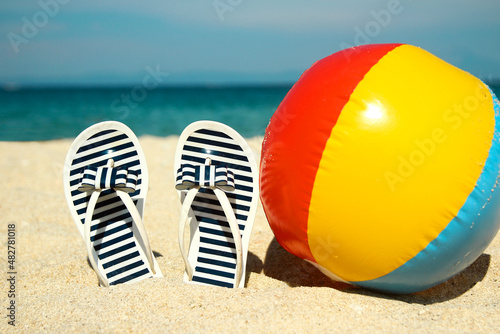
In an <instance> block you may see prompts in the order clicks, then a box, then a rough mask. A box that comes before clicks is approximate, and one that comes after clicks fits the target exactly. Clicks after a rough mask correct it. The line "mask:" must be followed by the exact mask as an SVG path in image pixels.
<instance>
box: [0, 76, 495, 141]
mask: <svg viewBox="0 0 500 334" xmlns="http://www.w3.org/2000/svg"><path fill="white" fill-rule="evenodd" d="M291 86H292V85H291V84H290V85H282V86H255V87H212V88H210V87H172V88H157V89H152V90H146V89H145V88H141V87H139V86H137V87H135V88H134V87H131V88H66V89H23V90H17V91H2V90H0V141H32V140H52V139H60V138H74V137H76V136H77V135H78V134H79V133H80V132H81V131H82V130H83V129H85V128H87V127H88V126H90V125H92V124H94V123H97V122H101V121H105V120H117V121H120V122H123V123H125V124H127V125H128V126H129V127H130V128H131V129H132V130H133V131H134V132H135V133H136V134H137V135H138V136H140V135H146V134H148V135H154V136H169V135H179V134H180V133H181V132H182V130H183V129H184V128H185V127H186V126H187V125H188V124H190V123H192V122H194V121H198V120H204V119H205V120H214V121H219V122H222V123H225V124H227V125H229V126H231V127H232V128H234V129H235V130H237V131H238V132H239V133H240V134H241V135H243V136H244V137H252V136H258V135H263V134H264V131H265V129H266V127H267V124H268V123H269V119H270V118H271V116H272V114H273V113H274V111H275V110H276V108H277V107H278V105H279V103H280V102H281V100H282V99H283V98H284V97H285V95H286V93H287V92H288V90H289V89H290V88H291ZM490 87H491V88H492V89H493V91H494V92H495V93H496V94H497V96H500V84H490Z"/></svg>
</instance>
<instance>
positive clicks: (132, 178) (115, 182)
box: [78, 166, 139, 193]
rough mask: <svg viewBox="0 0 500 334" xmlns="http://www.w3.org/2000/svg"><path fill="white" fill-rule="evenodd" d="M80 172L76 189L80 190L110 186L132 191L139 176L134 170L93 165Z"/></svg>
mask: <svg viewBox="0 0 500 334" xmlns="http://www.w3.org/2000/svg"><path fill="white" fill-rule="evenodd" d="M82 174H83V175H82V178H81V179H80V184H79V186H78V190H79V191H81V192H89V191H94V190H104V189H111V188H112V189H115V190H120V191H124V192H126V193H133V192H135V190H136V186H137V179H138V176H139V173H138V172H137V171H135V170H128V169H117V168H114V167H94V166H88V167H86V168H85V169H84V170H83V173H82Z"/></svg>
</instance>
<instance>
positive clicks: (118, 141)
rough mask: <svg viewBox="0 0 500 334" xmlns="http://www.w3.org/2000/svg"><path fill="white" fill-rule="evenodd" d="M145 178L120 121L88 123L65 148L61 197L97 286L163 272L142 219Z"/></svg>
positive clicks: (136, 147)
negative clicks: (69, 145) (64, 198)
mask: <svg viewBox="0 0 500 334" xmlns="http://www.w3.org/2000/svg"><path fill="white" fill-rule="evenodd" d="M148 180H149V176H148V167H147V164H146V158H145V156H144V153H143V151H142V148H141V146H140V144H139V141H138V139H137V137H136V136H135V135H134V133H133V132H132V130H130V129H129V128H128V127H127V126H126V125H124V124H122V123H119V122H113V121H108V122H102V123H98V124H95V125H93V126H91V127H89V128H87V129H86V130H84V131H83V132H82V133H81V134H80V135H79V136H78V137H77V138H76V139H75V140H74V141H73V144H72V145H71V147H70V149H69V151H68V154H67V156H66V161H65V163H64V170H63V182H64V192H65V195H66V201H67V202H68V206H69V209H70V212H71V215H72V217H73V219H74V221H75V223H76V227H77V228H78V231H79V232H80V234H81V235H82V237H83V239H84V241H85V245H86V248H87V254H88V258H89V261H90V263H91V265H92V268H93V269H94V270H95V272H96V274H97V278H98V280H99V284H100V285H101V286H110V285H115V284H121V283H134V282H138V281H141V280H143V279H146V278H150V277H163V276H162V273H161V270H160V268H159V267H158V263H157V262H156V259H155V257H154V256H153V252H152V251H151V246H150V245H149V240H148V236H147V234H146V230H145V228H144V224H143V221H142V216H143V212H144V204H145V200H146V195H147V191H148Z"/></svg>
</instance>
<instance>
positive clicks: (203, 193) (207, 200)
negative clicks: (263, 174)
mask: <svg viewBox="0 0 500 334" xmlns="http://www.w3.org/2000/svg"><path fill="white" fill-rule="evenodd" d="M174 176H175V179H176V189H177V190H178V193H179V197H180V199H181V202H182V209H181V216H180V219H179V246H180V249H181V255H182V258H183V260H184V264H185V274H184V281H185V282H192V283H197V284H205V285H215V286H223V287H229V288H239V287H244V285H245V274H246V261H247V254H248V245H249V242H250V234H251V232H252V226H253V222H254V220H255V213H256V210H257V203H258V198H259V196H258V174H257V165H256V162H255V158H254V156H253V153H252V151H251V149H250V147H249V146H248V144H247V143H246V141H245V140H244V139H243V137H241V136H240V135H239V134H238V133H237V132H236V131H235V130H233V129H232V128H230V127H229V126H227V125H224V124H221V123H217V122H212V121H199V122H195V123H192V124H190V125H189V126H188V127H187V128H186V129H185V130H184V131H183V132H182V134H181V136H180V138H179V142H178V144H177V149H176V153H175V161H174ZM188 220H190V223H189V226H190V244H189V251H188V252H186V247H185V245H184V231H185V226H186V222H187V221H188Z"/></svg>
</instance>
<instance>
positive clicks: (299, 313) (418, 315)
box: [0, 136, 500, 333]
mask: <svg viewBox="0 0 500 334" xmlns="http://www.w3.org/2000/svg"><path fill="white" fill-rule="evenodd" d="M261 141H262V138H252V139H249V144H250V146H251V147H252V149H253V150H254V152H255V155H256V159H259V154H260V145H261ZM140 142H141V144H142V146H143V148H144V151H145V154H146V158H147V160H148V166H149V170H150V178H151V182H150V189H149V194H148V198H147V201H146V210H145V216H144V222H145V225H146V229H147V232H148V235H149V239H150V242H151V247H152V249H153V251H154V253H155V254H156V256H157V260H158V263H159V266H160V267H161V269H162V271H163V274H164V276H165V277H164V278H162V279H148V280H144V281H142V282H140V283H137V284H132V285H119V286H114V287H111V288H101V287H99V286H98V284H97V279H96V276H95V274H94V272H93V270H92V268H91V267H90V266H89V264H88V262H87V254H86V250H85V246H84V243H83V240H82V239H81V237H80V235H79V234H78V231H77V229H76V227H75V226H74V222H73V220H72V218H71V216H70V213H69V210H68V208H67V205H66V200H65V197H64V192H63V184H62V164H63V162H64V158H65V156H66V152H67V150H68V148H69V146H70V144H71V140H58V141H50V142H26V143H17V142H12V143H6V142H0V153H1V159H0V175H2V176H1V178H0V187H1V189H2V190H1V192H0V212H1V221H2V223H1V239H0V240H1V245H2V250H1V251H0V259H1V261H2V268H4V269H3V272H4V276H3V277H6V278H5V279H2V280H1V284H0V295H1V296H2V297H1V298H0V300H1V301H2V304H1V311H0V332H1V333H6V332H10V331H13V330H15V331H16V332H19V333H45V332H48V333H58V332H62V333H72V332H84V333H98V332H105V333H136V332H148V333H165V332H174V333H176V332H204V333H206V332H231V333H233V332H252V333H253V332H257V333H260V332H278V331H279V332H289V333H301V332H306V331H308V332H318V333H321V332H355V333H373V332H383V333H405V332H417V333H418V332H425V333H428V332H447V333H448V332H451V333H494V332H498V330H499V329H498V328H499V326H500V234H499V235H497V236H496V238H495V239H494V241H493V242H492V244H491V245H490V246H489V247H488V248H487V249H486V250H485V251H484V253H483V255H481V256H480V257H479V258H478V259H477V260H476V261H475V262H474V263H473V264H472V265H471V266H470V267H469V268H467V269H466V270H465V271H464V272H462V273H461V274H459V275H457V276H455V277H454V278H452V279H450V280H449V281H447V282H445V283H443V284H440V285H438V286H436V287H434V288H432V289H429V290H427V291H424V292H420V293H415V294H412V295H405V296H396V295H387V294H382V293H377V292H371V291H368V290H364V289H360V288H356V287H353V286H350V285H347V284H343V283H336V282H333V281H331V280H329V279H328V278H326V277H325V276H324V275H323V274H321V273H320V272H319V271H317V270H316V269H315V268H313V267H312V266H311V265H309V264H307V263H306V262H304V261H302V260H300V259H298V258H297V257H295V256H293V255H291V254H289V253H287V252H286V251H285V250H283V249H282V248H281V246H280V245H279V244H278V243H277V242H276V240H275V239H274V236H273V233H272V231H271V229H270V228H269V225H268V223H267V220H266V218H265V216H264V213H263V211H262V207H259V209H258V212H257V218H256V221H255V225H254V228H253V232H252V237H251V242H250V253H249V261H248V265H247V271H248V274H247V287H246V288H245V289H236V290H235V289H225V288H216V287H205V286H199V285H191V284H185V283H184V282H183V280H182V275H183V263H182V259H181V257H180V253H179V250H178V245H177V223H178V221H177V220H178V217H179V212H180V205H179V202H178V198H177V194H176V191H175V189H174V185H173V176H172V174H173V171H172V168H173V167H172V162H173V157H174V150H175V145H176V143H177V138H176V137H168V138H155V137H147V136H146V137H141V138H140ZM8 224H15V226H16V245H15V246H16V263H15V270H16V272H17V274H16V283H15V293H16V299H15V302H16V304H15V306H16V313H15V316H16V318H15V324H16V326H15V327H13V326H10V325H9V324H8V321H9V318H6V315H8V312H9V311H8V310H7V307H9V305H10V304H9V302H10V298H9V297H8V293H9V289H10V283H9V282H7V278H9V276H8V275H7V271H8V263H7V260H8V259H7V234H8V228H7V226H8Z"/></svg>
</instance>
